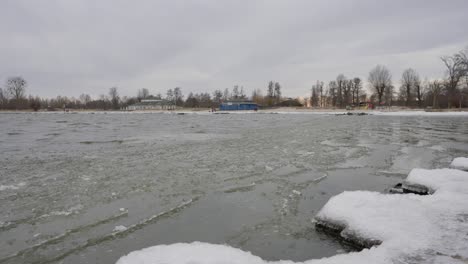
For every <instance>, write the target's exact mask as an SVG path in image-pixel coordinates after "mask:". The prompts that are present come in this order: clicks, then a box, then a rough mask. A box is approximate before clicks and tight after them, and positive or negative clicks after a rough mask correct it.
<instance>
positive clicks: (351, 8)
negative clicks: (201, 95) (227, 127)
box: [0, 0, 468, 97]
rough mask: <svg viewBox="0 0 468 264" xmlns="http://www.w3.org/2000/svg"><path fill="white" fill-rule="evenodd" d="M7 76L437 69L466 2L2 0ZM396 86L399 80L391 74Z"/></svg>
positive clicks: (35, 80)
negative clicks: (381, 67)
mask: <svg viewBox="0 0 468 264" xmlns="http://www.w3.org/2000/svg"><path fill="white" fill-rule="evenodd" d="M0 5H1V6H0V36H1V41H0V58H1V60H0V83H1V85H2V86H3V84H4V83H5V80H6V78H7V77H8V76H15V75H21V76H23V77H24V78H25V79H26V80H27V81H28V83H29V84H28V88H27V92H28V94H29V93H31V94H34V95H40V96H47V97H55V96H56V95H67V96H78V95H80V94H81V93H89V94H91V95H93V96H97V95H99V94H107V92H108V89H109V87H112V86H117V87H118V88H119V92H120V93H121V94H122V95H136V92H137V90H138V89H140V88H148V89H149V90H150V92H151V93H154V94H156V93H158V92H160V93H163V94H164V93H165V91H166V90H167V89H168V88H174V87H177V86H179V87H181V88H182V90H183V92H184V94H187V93H188V92H190V91H193V92H201V91H209V92H212V91H214V90H215V89H224V88H226V87H232V86H233V85H236V84H239V85H242V86H244V87H245V89H246V90H247V92H248V93H249V94H250V93H251V91H252V90H253V89H256V88H261V89H265V87H266V86H267V83H268V81H269V80H274V81H278V82H280V84H281V85H282V87H283V94H284V95H287V96H300V95H308V94H310V87H311V85H312V84H314V83H315V81H316V80H322V81H325V82H326V83H328V81H329V80H332V79H335V78H336V76H337V75H338V74H340V73H343V74H344V75H345V76H347V77H350V78H351V77H355V76H358V77H361V78H362V79H364V80H365V79H367V75H368V72H369V70H370V69H371V68H372V67H374V66H375V65H376V64H384V65H386V66H387V67H388V68H389V69H390V70H391V72H392V75H393V80H394V81H395V82H398V81H399V79H400V76H401V73H402V71H403V70H404V69H405V68H408V67H413V68H414V69H416V70H417V71H418V72H419V73H420V75H421V76H422V77H425V76H427V77H429V78H438V77H441V76H442V75H443V72H444V68H443V65H442V63H441V61H440V59H439V57H440V56H442V55H446V54H452V53H454V52H456V51H458V50H460V49H462V48H464V47H465V46H467V45H468V15H467V12H466V11H467V10H468V1H467V0H447V1H442V0H438V1H431V0H426V1H424V0H420V1H417V0H412V1H408V0H388V1H376V0H362V1H350V0H333V1H330V0H316V1H313V0H304V1H295V0H283V1H274V0H265V1H255V0H245V1H242V0H233V1H227V0H226V1H222V0H206V1H195V0H192V1H188V0H187V1H169V0H168V1H156V0H139V1H130V0H125V1H116V0H43V1H37V0H30V1H23V0H2V1H1V3H0ZM396 84H397V83H396Z"/></svg>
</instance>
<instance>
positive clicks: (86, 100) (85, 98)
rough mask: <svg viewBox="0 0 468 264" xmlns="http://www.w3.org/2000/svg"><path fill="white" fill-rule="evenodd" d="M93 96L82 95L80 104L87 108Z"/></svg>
mask: <svg viewBox="0 0 468 264" xmlns="http://www.w3.org/2000/svg"><path fill="white" fill-rule="evenodd" d="M91 100H92V99H91V96H90V95H89V94H81V95H80V102H81V104H83V106H84V107H85V108H86V107H87V106H88V104H89V103H90V102H91Z"/></svg>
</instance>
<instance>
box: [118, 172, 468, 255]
mask: <svg viewBox="0 0 468 264" xmlns="http://www.w3.org/2000/svg"><path fill="white" fill-rule="evenodd" d="M404 185H405V186H423V187H424V188H427V189H428V190H430V193H431V195H417V194H384V193H378V192H370V191H352V192H343V193H341V194H339V195H337V196H334V197H332V198H331V199H330V200H329V201H328V202H327V203H326V204H325V206H324V207H323V208H322V210H321V211H320V212H319V213H318V214H317V216H316V224H318V225H324V226H328V227H330V228H332V229H335V230H336V231H337V232H338V233H339V235H340V236H341V237H342V238H344V239H346V240H349V241H352V242H354V243H358V244H360V245H361V246H363V247H364V249H363V250H362V251H360V252H354V253H347V254H339V255H336V256H333V257H330V258H323V259H317V260H308V261H305V262H303V263H307V264H318V263H324V264H333V263H466V262H467V261H468V233H467V232H466V230H468V204H467V201H468V172H464V171H460V170H455V169H436V170H424V169H413V170H412V171H411V172H410V173H409V175H408V177H407V178H406V180H405V182H404ZM285 203H286V204H287V200H286V201H285ZM145 263H167V264H171V263H174V264H175V263H232V264H235V263H249V264H266V263H288V264H292V263H294V262H292V261H277V262H268V261H265V260H262V259H261V258H260V257H257V256H254V255H252V254H251V253H250V252H245V251H242V250H240V249H236V248H232V247H230V246H226V245H213V244H208V243H201V242H194V243H178V244H172V245H159V246H154V247H150V248H146V249H142V250H139V251H134V252H131V253H130V254H128V255H127V256H124V257H122V258H120V259H119V260H118V261H117V264H145Z"/></svg>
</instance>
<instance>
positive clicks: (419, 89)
mask: <svg viewBox="0 0 468 264" xmlns="http://www.w3.org/2000/svg"><path fill="white" fill-rule="evenodd" d="M413 85H414V92H415V93H416V99H417V100H418V107H419V108H421V107H422V104H423V100H424V87H423V85H422V84H421V79H420V78H419V74H416V75H415V76H414V80H413Z"/></svg>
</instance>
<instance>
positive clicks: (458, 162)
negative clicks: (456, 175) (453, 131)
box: [450, 157, 468, 171]
mask: <svg viewBox="0 0 468 264" xmlns="http://www.w3.org/2000/svg"><path fill="white" fill-rule="evenodd" d="M450 167H451V168H454V169H459V170H465V171H468V158H463V157H459V158H455V159H453V161H452V163H451V164H450Z"/></svg>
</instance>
